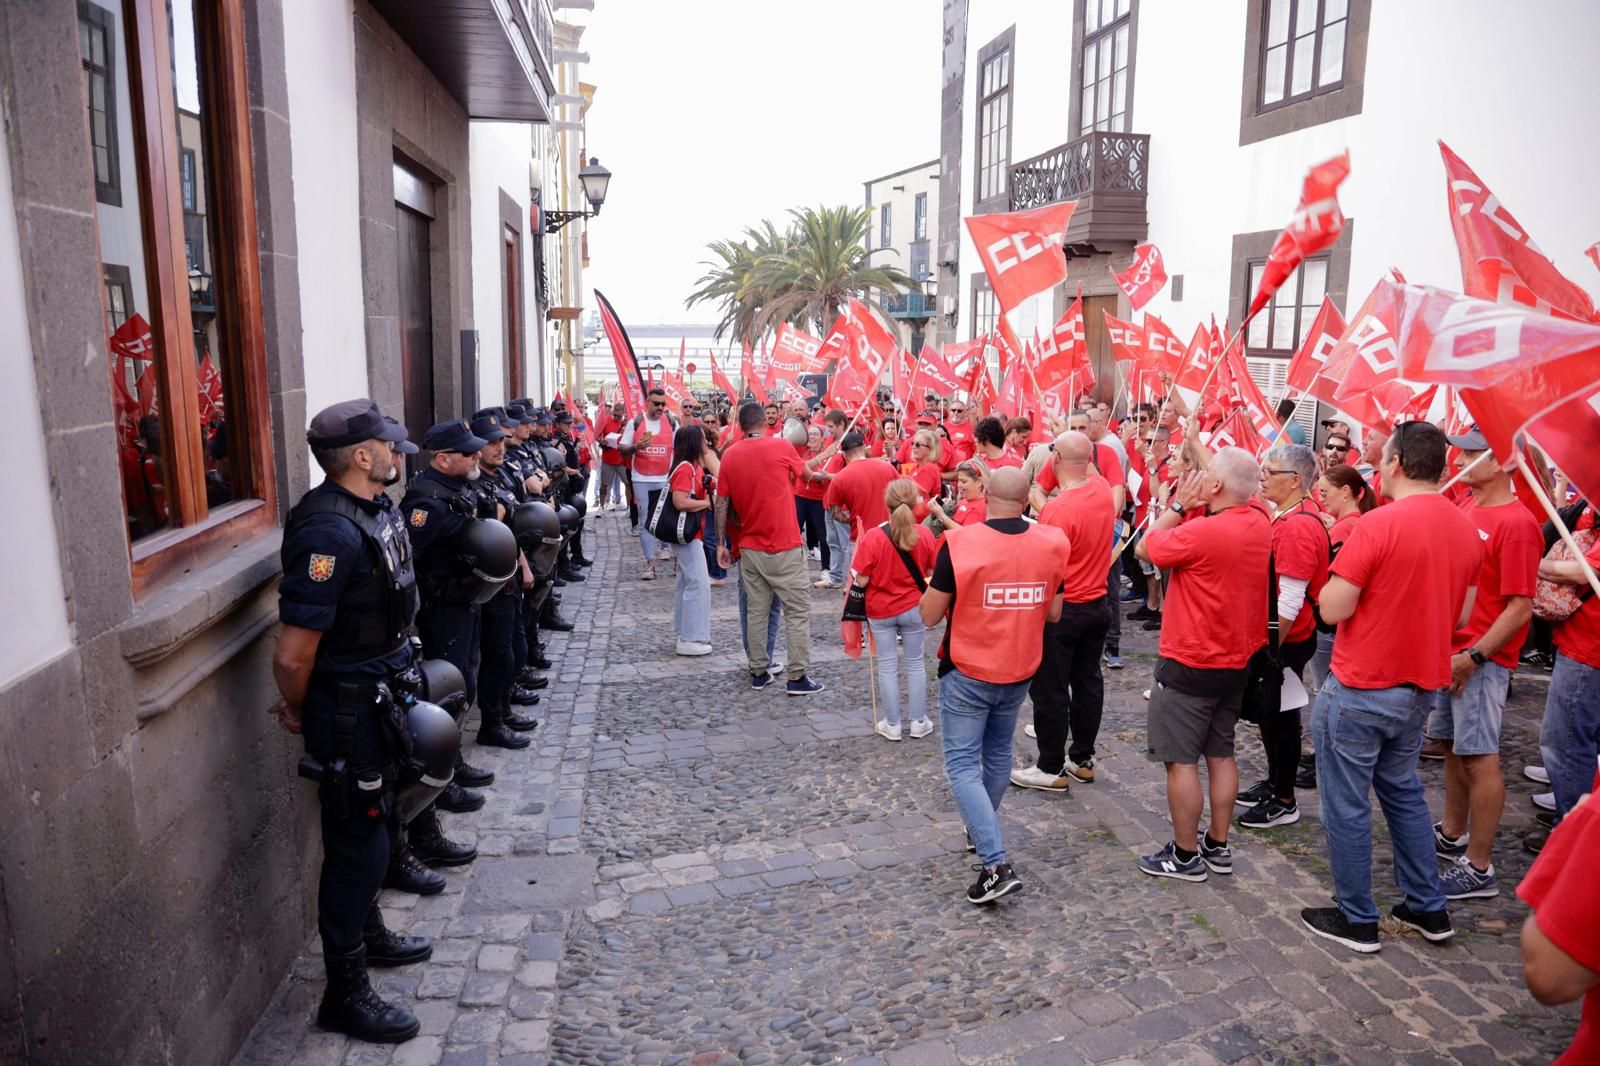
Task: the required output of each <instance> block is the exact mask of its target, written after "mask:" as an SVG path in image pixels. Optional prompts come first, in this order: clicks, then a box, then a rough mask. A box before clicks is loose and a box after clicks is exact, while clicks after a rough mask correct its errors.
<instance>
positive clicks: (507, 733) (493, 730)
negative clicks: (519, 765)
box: [478, 711, 533, 751]
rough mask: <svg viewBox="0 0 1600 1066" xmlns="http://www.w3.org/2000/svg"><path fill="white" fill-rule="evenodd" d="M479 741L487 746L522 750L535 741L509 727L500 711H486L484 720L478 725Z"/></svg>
mask: <svg viewBox="0 0 1600 1066" xmlns="http://www.w3.org/2000/svg"><path fill="white" fill-rule="evenodd" d="M478 743H479V744H482V745H483V746H484V747H486V748H510V749H511V750H512V751H520V750H521V749H523V748H525V747H527V746H528V745H529V744H532V743H533V741H532V740H531V739H529V738H528V737H525V736H523V735H522V734H521V733H518V732H516V731H515V730H513V729H510V728H509V727H507V725H506V723H505V719H504V718H502V717H501V715H500V713H499V712H495V713H494V714H490V713H489V712H487V711H485V712H484V715H483V721H482V722H481V723H480V724H479V725H478Z"/></svg>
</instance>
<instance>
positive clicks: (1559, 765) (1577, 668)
mask: <svg viewBox="0 0 1600 1066" xmlns="http://www.w3.org/2000/svg"><path fill="white" fill-rule="evenodd" d="M1539 751H1540V753H1541V754H1543V755H1544V768H1545V769H1546V770H1547V771H1549V774H1550V786H1551V787H1552V788H1553V789H1555V793H1556V811H1557V812H1558V814H1560V815H1561V816H1562V817H1565V816H1566V813H1567V812H1568V811H1570V810H1572V808H1573V805H1574V804H1576V803H1577V802H1578V797H1579V796H1581V795H1583V794H1584V793H1585V792H1588V791H1589V790H1590V786H1591V785H1593V783H1594V774H1595V756H1596V753H1597V752H1600V670H1597V669H1595V668H1594V667H1592V666H1585V665H1583V664H1582V663H1580V662H1578V660H1576V659H1569V658H1567V657H1566V656H1565V655H1563V654H1561V653H1560V652H1556V664H1555V668H1554V669H1552V670H1551V671H1550V694H1549V695H1548V696H1547V697H1545V701H1544V725H1543V726H1541V727H1540V729H1539ZM1590 802H1593V801H1592V800H1591V801H1590Z"/></svg>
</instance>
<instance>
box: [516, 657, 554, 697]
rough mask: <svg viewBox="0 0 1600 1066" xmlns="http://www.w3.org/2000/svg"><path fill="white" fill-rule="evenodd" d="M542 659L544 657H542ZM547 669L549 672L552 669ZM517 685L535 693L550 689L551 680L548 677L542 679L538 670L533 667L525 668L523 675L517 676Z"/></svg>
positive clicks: (546, 660)
mask: <svg viewBox="0 0 1600 1066" xmlns="http://www.w3.org/2000/svg"><path fill="white" fill-rule="evenodd" d="M540 658H544V657H543V656H540ZM544 661H545V662H549V661H550V660H549V659H545V660H544ZM545 669H546V670H548V669H550V668H549V667H548V666H546V667H545ZM517 683H518V684H520V685H522V686H523V687H524V688H530V689H533V690H534V691H535V692H537V691H538V690H539V689H542V688H549V687H550V679H549V678H548V677H540V676H539V673H538V670H537V669H536V668H534V667H532V666H524V667H523V668H522V673H520V674H518V675H517Z"/></svg>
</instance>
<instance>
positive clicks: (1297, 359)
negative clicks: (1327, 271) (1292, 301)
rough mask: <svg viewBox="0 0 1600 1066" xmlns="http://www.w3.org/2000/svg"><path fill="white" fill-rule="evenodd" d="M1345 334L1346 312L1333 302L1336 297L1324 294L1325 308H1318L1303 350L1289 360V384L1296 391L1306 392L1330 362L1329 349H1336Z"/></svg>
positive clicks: (1302, 346)
mask: <svg viewBox="0 0 1600 1066" xmlns="http://www.w3.org/2000/svg"><path fill="white" fill-rule="evenodd" d="M1343 335H1344V316H1343V315H1341V314H1340V313H1339V309H1338V308H1337V307H1335V306H1333V300H1332V299H1330V298H1329V297H1327V296H1324V297H1323V298H1322V309H1321V310H1319V311H1318V312H1317V317H1316V320H1315V321H1313V322H1312V323H1311V329H1310V331H1308V332H1307V333H1306V339H1305V340H1304V341H1302V342H1301V344H1300V350H1299V351H1298V352H1295V353H1294V358H1293V359H1291V360H1289V387H1290V388H1291V389H1294V390H1295V391H1297V392H1305V391H1306V390H1307V389H1309V388H1311V382H1312V381H1313V380H1315V379H1316V378H1317V377H1318V376H1319V375H1320V374H1321V373H1322V370H1323V367H1324V366H1326V365H1327V362H1328V353H1329V352H1331V351H1333V346H1334V345H1335V344H1338V343H1339V338H1340V337H1341V336H1343ZM1330 402H1331V401H1330Z"/></svg>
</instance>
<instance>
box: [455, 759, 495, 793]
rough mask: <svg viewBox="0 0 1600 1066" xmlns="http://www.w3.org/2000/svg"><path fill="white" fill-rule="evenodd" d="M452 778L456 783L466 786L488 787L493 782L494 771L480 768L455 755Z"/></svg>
mask: <svg viewBox="0 0 1600 1066" xmlns="http://www.w3.org/2000/svg"><path fill="white" fill-rule="evenodd" d="M454 780H455V782H456V783H457V784H458V785H465V786H466V787H467V788H488V787H489V786H490V785H492V784H494V771H493V770H480V769H478V768H477V767H476V766H473V765H472V764H471V763H469V762H467V760H465V759H463V758H462V757H461V756H459V755H457V756H456V774H455V778H454Z"/></svg>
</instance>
